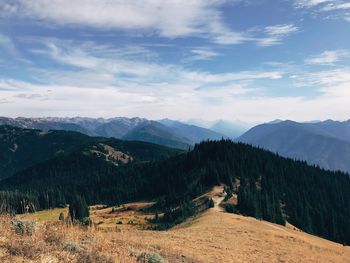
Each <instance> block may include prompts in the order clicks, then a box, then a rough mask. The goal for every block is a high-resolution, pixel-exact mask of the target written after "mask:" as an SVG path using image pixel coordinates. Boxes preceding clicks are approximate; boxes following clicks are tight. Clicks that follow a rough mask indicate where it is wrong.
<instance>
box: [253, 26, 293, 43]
mask: <svg viewBox="0 0 350 263" xmlns="http://www.w3.org/2000/svg"><path fill="white" fill-rule="evenodd" d="M298 30H299V28H298V27H297V26H295V25H294V24H285V25H275V26H268V27H266V28H265V30H264V32H265V34H266V36H265V37H263V38H261V39H259V40H258V45H260V46H273V45H278V44H281V42H282V40H283V39H284V38H285V37H288V36H289V35H291V34H293V33H295V32H297V31H298Z"/></svg>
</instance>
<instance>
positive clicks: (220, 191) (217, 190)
mask: <svg viewBox="0 0 350 263" xmlns="http://www.w3.org/2000/svg"><path fill="white" fill-rule="evenodd" d="M225 196H226V193H225V192H224V186H216V187H214V189H213V191H212V199H213V201H214V207H213V208H212V210H213V211H216V212H223V211H224V209H223V208H222V207H221V206H220V204H221V202H222V201H223V200H224V199H225Z"/></svg>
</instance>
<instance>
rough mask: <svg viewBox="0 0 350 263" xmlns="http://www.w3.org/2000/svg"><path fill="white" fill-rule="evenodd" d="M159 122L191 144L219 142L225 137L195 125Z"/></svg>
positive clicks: (167, 121) (171, 121) (166, 120)
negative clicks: (209, 141) (207, 141)
mask: <svg viewBox="0 0 350 263" xmlns="http://www.w3.org/2000/svg"><path fill="white" fill-rule="evenodd" d="M159 122H160V123H162V124H163V125H165V126H167V127H169V128H171V129H172V130H173V131H174V132H175V133H176V134H178V135H179V136H182V137H184V138H187V139H188V140H189V141H190V142H191V144H195V143H199V142H201V141H205V140H208V139H210V140H220V139H221V138H223V137H227V136H225V135H223V134H221V133H218V132H215V131H213V130H209V129H205V128H201V127H198V126H195V125H189V124H185V123H182V122H179V121H173V120H169V119H163V120H160V121H159Z"/></svg>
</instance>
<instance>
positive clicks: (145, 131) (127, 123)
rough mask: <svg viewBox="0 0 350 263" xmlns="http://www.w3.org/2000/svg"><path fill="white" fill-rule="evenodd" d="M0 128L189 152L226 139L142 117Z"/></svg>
mask: <svg viewBox="0 0 350 263" xmlns="http://www.w3.org/2000/svg"><path fill="white" fill-rule="evenodd" d="M0 125H11V126H15V127H20V128H27V129H40V130H43V131H48V130H66V131H76V132H80V133H83V134H86V135H90V136H101V137H107V138H117V139H124V140H138V141H145V142H151V143H156V144H160V145H164V146H168V147H173V148H179V149H188V148H189V147H192V146H193V145H194V144H195V143H198V142H200V141H203V140H207V139H210V140H218V139H221V138H223V137H229V136H228V135H226V134H222V133H219V132H216V131H213V130H210V129H207V128H202V127H199V126H196V125H192V124H186V123H182V122H179V121H173V120H169V119H164V120H159V121H153V120H147V119H144V118H137V117H135V118H125V117H117V118H110V119H103V118H96V119H95V118H83V117H74V118H22V117H18V118H14V119H13V118H6V117H1V118H0Z"/></svg>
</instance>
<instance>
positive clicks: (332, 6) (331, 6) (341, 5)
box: [323, 1, 350, 11]
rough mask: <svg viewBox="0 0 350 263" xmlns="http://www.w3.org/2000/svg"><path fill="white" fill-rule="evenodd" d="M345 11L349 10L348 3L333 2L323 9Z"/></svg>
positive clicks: (349, 5) (349, 4)
mask: <svg viewBox="0 0 350 263" xmlns="http://www.w3.org/2000/svg"><path fill="white" fill-rule="evenodd" d="M346 9H350V3H345V2H336V1H333V2H332V3H329V4H327V5H326V6H324V7H323V10H324V11H333V10H346Z"/></svg>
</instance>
